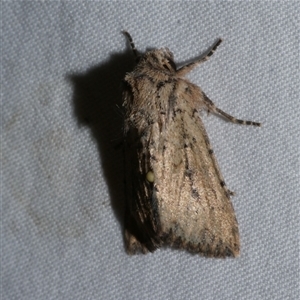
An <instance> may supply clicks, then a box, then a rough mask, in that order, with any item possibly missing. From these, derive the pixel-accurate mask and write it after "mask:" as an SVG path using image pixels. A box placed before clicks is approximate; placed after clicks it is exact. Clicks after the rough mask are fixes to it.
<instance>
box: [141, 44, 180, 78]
mask: <svg viewBox="0 0 300 300" xmlns="http://www.w3.org/2000/svg"><path fill="white" fill-rule="evenodd" d="M138 65H139V66H141V67H148V68H149V67H151V68H153V69H155V70H159V71H164V72H166V71H167V72H170V73H175V72H176V65H175V62H174V56H173V53H172V52H171V51H170V50H169V49H168V48H161V49H155V50H151V51H148V52H146V53H145V54H144V55H143V56H141V57H140V59H139V62H138Z"/></svg>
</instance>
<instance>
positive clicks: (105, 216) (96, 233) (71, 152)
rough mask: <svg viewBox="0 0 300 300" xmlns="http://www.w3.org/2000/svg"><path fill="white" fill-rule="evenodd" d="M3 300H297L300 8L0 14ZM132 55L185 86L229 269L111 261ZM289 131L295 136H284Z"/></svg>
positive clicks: (194, 6)
mask: <svg viewBox="0 0 300 300" xmlns="http://www.w3.org/2000/svg"><path fill="white" fill-rule="evenodd" d="M1 11H2V17H1V21H2V23H1V27H2V30H1V33H2V34H1V100H2V101H1V172H2V173H1V293H2V299H272V300H273V299H299V297H300V295H299V280H300V279H299V149H300V147H299V132H298V131H297V129H298V130H299V127H300V122H299V117H300V113H299V101H300V100H299V99H300V98H299V81H298V80H299V15H300V11H299V1H245V2H238V1H231V2H227V1H197V2H192V1H190V2H188V1H177V2H176V1H173V2H164V1H147V2H146V1H144V2H143V1H142V2H137V1H133V2H130V1H123V2H121V1H120V2H114V1H107V2H105V1H98V2H96V1H90V2H88V1H73V2H71V1H64V2H58V1H51V2H50V1H40V2H38V1H31V2H30V1H5V2H3V1H2V2H1ZM124 29H127V30H128V31H129V32H130V33H131V35H132V36H133V38H134V41H135V43H136V46H137V48H138V49H139V50H140V51H145V50H146V49H147V48H148V49H149V48H151V47H164V46H166V47H169V48H170V49H171V50H172V51H173V53H174V55H175V59H176V61H177V62H184V61H187V60H189V59H191V58H193V57H197V56H199V55H201V54H202V53H204V52H205V51H206V50H207V49H208V48H209V47H210V46H211V45H212V44H213V42H214V41H216V39H217V38H218V37H222V38H223V39H224V43H223V44H222V45H221V46H220V48H219V49H218V50H217V52H216V53H215V54H214V56H213V57H212V58H211V60H209V61H208V62H206V63H205V64H203V65H201V66H199V67H198V68H197V69H196V70H194V71H193V72H192V73H191V74H190V75H189V78H190V79H191V80H192V81H193V82H194V83H196V84H198V85H199V86H201V88H202V89H203V90H204V91H205V92H206V94H207V95H208V96H209V97H210V98H211V99H212V100H213V101H214V102H215V103H216V105H217V106H218V107H220V108H221V109H223V110H225V111H226V112H228V113H231V114H232V115H234V116H237V117H239V118H244V119H250V120H253V121H260V122H262V123H263V127H262V128H255V127H243V126H238V125H234V124H230V123H228V122H225V121H224V120H223V119H221V118H218V117H216V116H214V115H210V116H209V117H207V116H206V114H203V120H204V122H205V124H206V126H207V130H208V133H209V136H210V138H211V142H212V144H213V146H214V150H215V152H216V156H217V158H218V161H219V164H220V166H221V170H222V173H223V175H224V177H225V179H226V182H227V185H228V187H229V188H230V189H231V190H234V191H235V192H236V196H235V197H233V199H232V201H233V204H234V207H235V211H236V214H237V218H238V221H239V226H240V234H241V243H242V248H241V256H240V258H238V259H226V260H217V259H207V258H203V257H200V256H193V255H190V254H188V253H186V252H184V251H177V250H172V249H160V250H158V251H156V252H154V253H153V254H148V255H146V256H143V255H140V256H134V257H129V256H128V255H127V254H126V253H125V250H124V243H123V232H122V219H123V210H122V208H123V201H124V186H123V158H122V149H121V148H120V147H119V148H118V147H117V145H118V144H119V143H120V142H121V141H122V112H121V110H120V108H118V106H117V105H119V106H120V103H121V90H120V87H121V84H120V82H121V79H122V78H123V77H124V74H125V72H127V71H130V70H131V69H132V66H133V56H132V53H131V51H130V50H129V46H128V43H127V42H126V39H125V37H124V36H123V35H122V34H121V31H122V30H124ZM297 132H298V133H297Z"/></svg>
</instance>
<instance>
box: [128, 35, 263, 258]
mask: <svg viewBox="0 0 300 300" xmlns="http://www.w3.org/2000/svg"><path fill="white" fill-rule="evenodd" d="M126 35H127V36H128V37H129V40H130V42H131V46H132V48H133V49H134V51H135V53H137V52H136V50H135V46H134V44H133V42H132V39H131V37H130V35H129V34H128V33H126ZM220 42H221V40H218V42H217V43H216V44H215V45H214V46H213V47H212V48H211V49H210V51H209V52H208V55H207V56H206V57H205V58H202V59H200V60H198V61H196V62H194V63H190V64H188V65H186V66H184V67H182V68H180V69H179V70H176V66H175V63H174V60H173V54H172V53H171V52H170V51H169V50H168V49H167V48H162V49H158V50H157V49H156V50H152V51H148V52H146V53H145V54H144V55H143V56H141V57H140V59H139V62H138V64H137V66H136V68H135V69H134V71H133V72H131V73H128V74H127V75H126V76H125V80H124V81H125V89H124V94H123V99H124V102H123V105H124V107H125V111H126V114H125V139H126V150H125V152H126V155H125V163H126V194H127V205H126V207H127V210H126V222H125V227H126V228H125V230H126V233H125V239H126V245H127V250H128V252H129V253H131V254H134V253H138V252H142V253H146V252H148V251H154V250H155V249H156V248H158V247H160V246H162V245H170V246H173V247H176V248H182V249H186V250H188V251H190V252H194V253H199V254H202V255H205V256H212V257H226V256H234V257H235V256H238V255H239V248H240V242H239V232H238V225H237V221H236V217H235V213H234V210H233V206H232V204H231V201H230V193H231V192H230V191H229V190H228V189H227V188H226V185H225V182H224V179H223V177H222V175H221V173H220V170H219V167H218V164H217V161H216V159H215V156H214V154H213V150H212V148H211V146H210V143H209V139H208V136H207V134H206V130H205V128H204V125H203V123H202V121H201V119H200V116H199V111H200V110H201V109H203V108H204V109H207V110H208V111H213V112H215V113H219V114H222V115H223V116H224V117H226V118H227V119H228V120H230V121H232V122H234V123H240V124H247V125H256V126H259V125H260V124H259V123H254V122H251V121H242V120H239V119H236V118H234V117H232V116H230V115H228V114H227V113H225V112H223V111H222V110H220V109H219V108H217V107H216V106H215V105H214V104H213V102H212V101H211V100H209V99H208V97H207V96H206V95H205V94H204V93H203V92H202V91H201V89H200V88H199V87H198V86H196V85H194V84H192V83H191V82H190V81H188V80H187V79H185V78H184V77H183V76H184V75H185V74H186V73H188V72H189V71H190V70H191V69H192V68H193V67H195V66H196V65H197V64H199V63H201V62H202V61H205V60H206V59H207V58H208V57H209V56H211V54H212V53H213V52H214V51H215V49H216V47H217V46H218V45H219V44H220Z"/></svg>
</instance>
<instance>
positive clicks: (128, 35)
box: [122, 30, 139, 58]
mask: <svg viewBox="0 0 300 300" xmlns="http://www.w3.org/2000/svg"><path fill="white" fill-rule="evenodd" d="M122 32H123V33H124V34H125V35H126V37H127V39H128V41H129V43H130V47H131V49H132V52H133V54H134V56H135V57H136V58H138V57H139V55H138V52H137V50H136V48H135V45H134V42H133V39H132V37H131V35H130V34H129V32H128V31H126V30H124V31H122Z"/></svg>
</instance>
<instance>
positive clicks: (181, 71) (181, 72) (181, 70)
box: [176, 38, 222, 76]
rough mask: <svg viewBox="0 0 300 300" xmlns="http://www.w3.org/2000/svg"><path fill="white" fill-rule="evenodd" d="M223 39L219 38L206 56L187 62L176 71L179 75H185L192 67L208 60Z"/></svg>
mask: <svg viewBox="0 0 300 300" xmlns="http://www.w3.org/2000/svg"><path fill="white" fill-rule="evenodd" d="M221 42H222V39H220V38H219V39H218V40H217V41H216V42H215V43H214V44H213V46H212V47H211V48H210V50H209V51H208V53H207V54H206V55H205V56H204V57H201V58H199V59H197V60H196V61H193V62H191V63H188V64H186V65H185V66H182V67H181V68H179V69H178V70H177V71H176V74H177V75H178V76H185V75H186V74H187V73H189V72H190V71H191V70H192V69H194V68H195V67H196V66H198V65H199V64H201V63H203V62H205V61H207V60H208V59H209V58H210V57H211V56H212V55H213V53H214V52H215V51H216V49H217V48H218V47H219V45H220V44H221Z"/></svg>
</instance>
